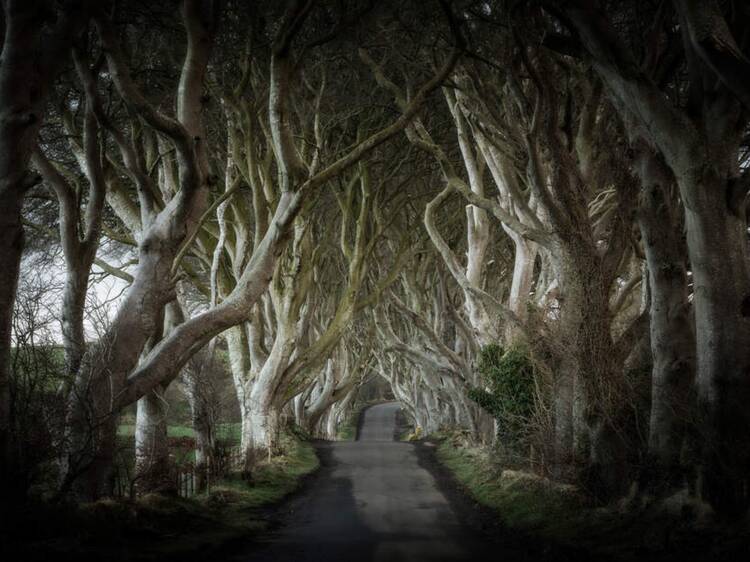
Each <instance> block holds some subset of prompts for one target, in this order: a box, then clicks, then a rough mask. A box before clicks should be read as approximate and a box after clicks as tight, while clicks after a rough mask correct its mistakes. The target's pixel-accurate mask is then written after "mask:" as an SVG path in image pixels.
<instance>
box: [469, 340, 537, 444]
mask: <svg viewBox="0 0 750 562" xmlns="http://www.w3.org/2000/svg"><path fill="white" fill-rule="evenodd" d="M478 371H479V375H480V377H481V380H482V383H483V385H484V387H483V388H478V387H475V388H472V389H471V390H469V398H470V399H471V400H473V401H474V402H476V403H477V404H479V406H480V407H481V408H483V409H484V410H485V411H486V412H488V413H489V414H490V415H491V416H492V417H494V418H495V419H496V420H497V422H498V433H499V436H500V437H501V438H502V439H503V440H504V441H506V442H508V441H512V442H514V441H519V440H520V439H521V438H522V435H523V430H524V428H525V426H526V425H527V424H528V422H529V419H530V417H531V415H532V413H533V411H534V367H533V365H532V363H531V360H530V359H529V354H528V352H527V351H526V349H524V348H523V347H513V348H510V349H508V350H507V351H506V350H503V348H502V347H500V346H499V345H497V344H492V345H488V346H485V347H484V348H483V349H482V352H481V355H480V357H479V364H478Z"/></svg>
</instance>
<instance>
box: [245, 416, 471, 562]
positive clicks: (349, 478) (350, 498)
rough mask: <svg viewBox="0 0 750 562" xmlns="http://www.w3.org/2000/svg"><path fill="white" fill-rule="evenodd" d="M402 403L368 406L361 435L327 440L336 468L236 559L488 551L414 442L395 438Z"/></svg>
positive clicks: (391, 559)
mask: <svg viewBox="0 0 750 562" xmlns="http://www.w3.org/2000/svg"><path fill="white" fill-rule="evenodd" d="M398 408H399V407H398V405H397V404H395V403H388V404H381V405H378V406H373V407H372V408H369V409H368V410H366V412H365V418H364V424H363V426H362V429H361V432H360V436H359V440H358V441H354V442H340V443H332V444H330V445H327V447H330V452H331V455H332V458H331V461H330V463H332V466H330V468H329V469H328V472H327V473H326V474H323V475H321V477H320V478H319V480H318V481H316V482H315V485H314V486H311V487H310V489H309V490H308V491H307V492H306V493H305V494H303V495H302V496H300V497H298V498H296V499H295V500H294V501H293V502H292V513H291V514H290V516H289V518H288V521H287V522H286V523H285V524H284V525H283V526H282V527H281V528H280V529H279V530H278V531H277V532H276V533H275V534H274V535H273V536H272V537H270V538H269V540H268V544H267V545H264V546H262V547H261V548H259V549H258V550H255V551H253V552H251V553H248V554H246V555H245V556H244V557H238V558H236V560H238V561H239V560H246V561H249V562H254V561H271V560H273V561H276V562H292V561H295V562H303V561H307V562H313V561H315V562H317V561H320V562H334V561H342V562H343V561H357V562H360V561H361V562H368V561H373V562H375V561H377V562H380V561H386V562H399V561H411V560H414V561H428V562H431V561H440V560H446V561H449V560H472V559H481V558H475V556H478V555H479V554H478V553H479V552H481V551H483V550H485V549H484V548H482V547H483V545H482V544H481V541H478V540H477V537H476V535H475V534H474V533H472V532H471V531H469V530H468V529H466V528H464V527H463V526H462V525H461V524H460V523H459V520H458V518H457V517H456V515H455V513H454V512H453V510H452V509H451V506H450V504H449V503H448V500H447V499H446V497H445V496H444V495H443V494H442V493H441V492H440V491H439V490H438V488H437V487H436V485H435V481H434V479H433V477H432V475H430V473H429V472H427V471H426V470H425V469H424V468H422V467H421V466H420V465H419V463H418V460H417V454H416V451H415V448H414V446H413V445H410V444H408V443H399V442H396V441H394V432H395V425H396V412H397V411H398Z"/></svg>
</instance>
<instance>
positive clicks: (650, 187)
mask: <svg viewBox="0 0 750 562" xmlns="http://www.w3.org/2000/svg"><path fill="white" fill-rule="evenodd" d="M643 150H644V152H643V153H642V154H641V155H640V157H639V174H640V177H641V182H642V187H641V202H640V212H639V214H638V223H639V225H640V229H641V236H642V239H643V247H644V250H645V253H646V262H647V264H648V274H649V287H650V291H651V307H650V311H649V312H650V326H651V338H650V339H651V353H652V356H653V369H652V382H651V420H650V424H649V456H650V457H651V459H652V463H653V465H652V466H649V467H648V470H647V472H646V474H644V478H645V482H644V484H645V485H646V486H647V487H648V488H656V489H658V488H661V487H664V486H666V488H667V489H669V488H673V487H676V486H679V485H680V484H681V477H682V473H683V470H682V469H681V465H680V455H681V453H682V448H683V444H684V437H685V429H686V427H687V425H688V424H689V423H691V420H690V417H691V416H690V414H691V408H690V389H691V388H692V385H693V382H694V377H695V334H694V331H693V319H692V314H691V310H690V303H689V301H688V278H687V268H686V264H685V261H686V253H685V248H684V243H683V241H682V240H681V237H680V232H681V231H682V228H681V227H680V221H679V220H678V218H677V217H676V216H675V211H674V209H673V204H672V203H671V201H670V199H669V187H670V185H672V184H673V182H674V180H673V179H672V176H671V172H670V171H669V170H668V169H667V168H666V166H665V164H664V163H663V162H661V161H660V157H659V156H658V155H656V154H653V153H651V152H650V151H648V149H643ZM693 421H695V420H693ZM650 464H651V463H650Z"/></svg>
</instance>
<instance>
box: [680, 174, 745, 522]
mask: <svg viewBox="0 0 750 562" xmlns="http://www.w3.org/2000/svg"><path fill="white" fill-rule="evenodd" d="M678 181H680V182H683V183H686V184H687V185H686V186H685V188H684V191H685V192H686V193H690V194H692V196H691V197H688V198H686V199H685V214H686V229H687V235H688V250H689V256H690V264H691V267H692V271H693V294H694V300H693V303H694V309H695V329H696V353H697V358H698V359H697V391H698V400H699V404H700V408H701V415H702V420H701V421H702V423H701V426H700V427H701V430H702V432H703V433H702V443H703V466H702V467H701V468H702V476H703V494H704V497H706V499H708V500H709V501H710V502H711V504H712V505H713V506H714V507H716V508H717V509H719V510H720V511H722V512H725V513H727V514H734V513H741V512H744V511H745V510H747V507H748V505H750V441H749V440H748V438H747V428H748V427H750V408H748V404H750V375H749V374H748V373H750V345H748V343H749V342H750V273H749V272H748V255H747V232H746V229H747V222H746V220H745V217H744V213H742V214H741V215H740V216H738V215H737V214H734V213H732V212H731V211H729V210H728V209H727V182H726V180H725V179H724V178H722V177H720V176H717V167H715V166H709V165H706V166H704V167H701V168H699V169H697V170H690V171H689V172H688V173H685V174H678Z"/></svg>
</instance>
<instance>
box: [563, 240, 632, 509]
mask: <svg viewBox="0 0 750 562" xmlns="http://www.w3.org/2000/svg"><path fill="white" fill-rule="evenodd" d="M559 271H560V277H559V278H560V287H561V302H560V322H561V336H562V339H561V341H562V342H563V343H564V344H565V345H566V346H567V347H566V349H565V350H564V354H565V355H568V354H569V355H570V357H569V358H566V359H568V360H569V361H570V364H569V365H567V367H568V368H566V369H565V371H564V372H561V373H560V375H559V376H560V377H562V378H561V379H559V381H558V389H559V390H560V391H561V392H562V395H561V396H559V397H557V400H558V404H557V405H558V407H559V408H560V411H559V413H560V415H561V416H563V417H562V419H560V420H557V422H556V425H557V426H559V427H560V430H561V434H560V436H559V437H560V438H564V439H565V440H566V445H570V446H572V449H571V450H570V451H566V450H564V449H561V450H560V453H561V454H562V458H566V457H567V458H571V459H572V460H573V463H574V464H575V465H579V464H580V465H582V466H583V467H584V470H583V473H582V477H583V480H584V484H585V485H586V486H587V487H588V488H589V489H590V491H592V492H593V493H594V494H595V495H596V496H598V497H599V498H601V499H610V498H611V497H614V496H616V495H617V494H619V493H621V492H623V491H624V489H625V486H627V479H626V475H625V474H624V470H625V469H626V466H627V465H626V463H625V462H624V461H625V455H626V451H625V447H624V444H623V443H622V442H621V441H620V439H619V438H618V432H617V431H616V430H615V424H617V423H618V422H620V421H621V420H620V419H619V418H620V414H621V403H620V402H621V401H622V399H623V396H624V395H625V394H624V385H623V382H624V381H623V377H622V365H618V364H617V359H616V357H615V355H616V354H615V353H614V344H613V341H612V335H611V312H610V308H609V306H610V305H609V284H608V281H607V279H605V278H604V277H603V273H602V263H601V259H600V258H599V256H598V255H597V254H596V253H594V252H593V251H586V250H583V251H581V248H579V247H577V246H567V245H566V246H562V247H561V248H560V270H559ZM571 369H572V370H571ZM568 416H570V417H569V418H568ZM571 433H572V435H571ZM571 437H572V442H571ZM563 469H564V467H563Z"/></svg>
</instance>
